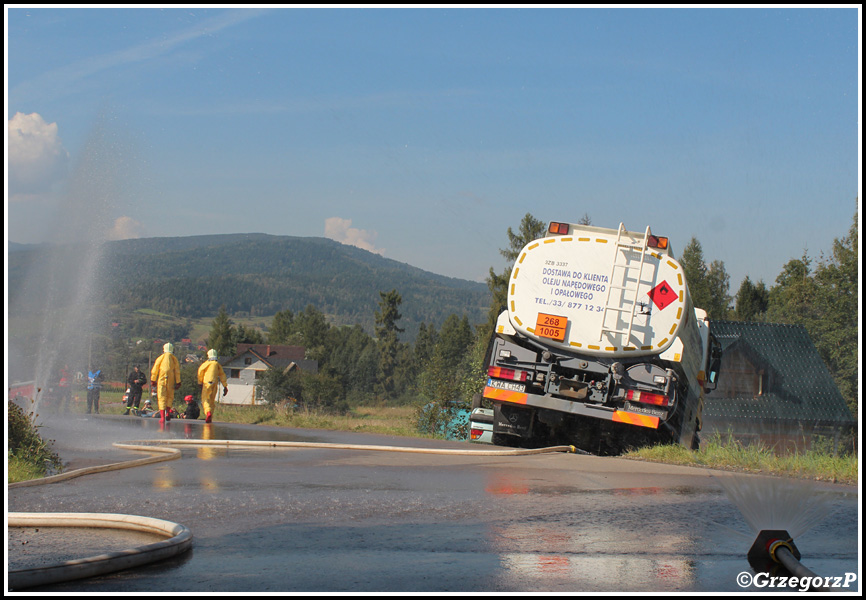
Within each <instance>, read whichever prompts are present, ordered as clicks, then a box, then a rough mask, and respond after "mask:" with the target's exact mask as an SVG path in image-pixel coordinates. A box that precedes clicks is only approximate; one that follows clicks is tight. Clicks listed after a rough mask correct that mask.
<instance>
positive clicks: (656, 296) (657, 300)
mask: <svg viewBox="0 0 866 600" xmlns="http://www.w3.org/2000/svg"><path fill="white" fill-rule="evenodd" d="M647 295H648V296H649V297H650V300H652V301H653V304H655V305H656V306H658V307H659V310H664V308H665V307H666V306H668V305H669V304H670V303H671V302H673V301H674V300H676V299H677V298H679V295H678V294H677V293H676V292H675V291H674V290H673V288H671V286H670V285H668V282H667V281H662V282H661V283H660V284H658V285H657V286H655V287H654V288H653V289H651V290H650V291H649V293H648V294H647Z"/></svg>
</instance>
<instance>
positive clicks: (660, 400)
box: [625, 390, 671, 406]
mask: <svg viewBox="0 0 866 600" xmlns="http://www.w3.org/2000/svg"><path fill="white" fill-rule="evenodd" d="M625 399H626V400H631V401H632V402H640V403H641V404H654V405H656V406H670V403H671V399H670V398H668V397H667V396H665V395H664V394H654V393H652V392H641V391H638V390H627V391H626V393H625Z"/></svg>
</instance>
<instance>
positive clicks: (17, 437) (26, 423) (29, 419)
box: [7, 400, 61, 475]
mask: <svg viewBox="0 0 866 600" xmlns="http://www.w3.org/2000/svg"><path fill="white" fill-rule="evenodd" d="M7 414H8V419H7V421H8V427H9V438H8V441H7V451H8V452H9V453H10V454H11V455H13V456H15V457H17V458H19V459H22V460H25V461H27V462H30V463H32V464H33V465H35V467H36V468H37V469H39V471H40V472H41V473H42V474H43V475H44V474H45V473H46V472H47V470H48V467H49V466H52V467H54V468H60V466H61V461H60V457H59V456H58V455H57V454H56V453H55V452H53V451H52V450H51V448H50V446H49V444H48V443H46V442H45V440H43V439H42V437H41V436H40V435H39V432H38V429H39V426H38V425H36V424H35V422H34V419H35V417H36V415H34V414H33V412H30V413H26V412H25V411H24V409H23V408H21V407H20V406H19V405H18V404H16V403H15V402H13V401H12V400H9V401H8V411H7Z"/></svg>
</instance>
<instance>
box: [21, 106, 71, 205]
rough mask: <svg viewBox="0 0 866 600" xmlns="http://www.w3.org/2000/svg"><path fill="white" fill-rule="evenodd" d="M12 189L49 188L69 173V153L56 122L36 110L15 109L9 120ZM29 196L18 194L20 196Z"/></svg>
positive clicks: (24, 190)
mask: <svg viewBox="0 0 866 600" xmlns="http://www.w3.org/2000/svg"><path fill="white" fill-rule="evenodd" d="M7 128H8V136H9V160H8V163H7V164H8V169H9V192H10V194H13V195H17V194H26V193H39V192H46V191H48V190H50V189H51V186H52V185H53V184H54V183H56V182H57V181H59V180H60V179H62V178H63V177H64V176H65V175H66V168H67V164H68V162H69V153H68V152H67V151H66V149H65V148H64V147H63V144H62V143H61V142H60V138H59V137H58V135H57V123H46V122H45V120H44V119H43V118H42V116H40V115H39V114H37V113H31V114H29V115H25V114H23V113H20V112H19V113H15V116H14V117H12V118H11V119H10V120H9V122H8V124H7ZM25 197H26V196H18V198H17V199H18V200H21V199H23V198H25Z"/></svg>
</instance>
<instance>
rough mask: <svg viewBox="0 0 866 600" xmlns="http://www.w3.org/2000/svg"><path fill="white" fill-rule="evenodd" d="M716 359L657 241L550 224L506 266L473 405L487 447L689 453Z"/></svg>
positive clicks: (681, 280)
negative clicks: (658, 446) (486, 431)
mask: <svg viewBox="0 0 866 600" xmlns="http://www.w3.org/2000/svg"><path fill="white" fill-rule="evenodd" d="M720 360H721V353H720V349H719V344H718V343H717V342H716V341H715V338H714V337H713V336H712V334H711V332H710V325H709V322H708V320H707V315H706V312H705V311H703V310H701V309H697V308H695V307H694V306H693V305H692V301H691V297H690V295H689V289H688V286H687V283H686V278H685V273H684V272H683V267H682V266H681V265H680V264H679V263H678V262H677V261H676V259H675V258H674V256H673V254H672V252H671V250H670V247H669V244H668V240H667V238H664V237H658V236H655V235H653V234H652V233H651V231H650V228H649V227H647V228H646V230H645V231H644V232H632V231H627V230H626V229H625V228H624V227H623V225H622V224H620V226H619V229H605V228H600V227H590V226H584V225H576V224H571V223H551V224H550V226H549V228H548V233H547V235H546V236H545V237H544V238H541V239H538V240H535V241H533V242H530V243H529V244H527V245H526V247H525V248H523V250H522V251H521V252H520V255H519V257H518V258H517V261H516V262H515V265H514V268H513V270H512V272H511V277H510V278H509V281H508V296H507V309H506V310H505V311H504V312H503V313H502V314H501V315H500V316H499V319H498V321H497V325H496V335H495V336H494V339H493V341H492V342H491V347H490V350H489V353H488V356H487V374H488V380H487V384H486V385H485V387H484V390H483V392H482V394H481V396H482V397H483V398H484V399H486V401H489V402H490V403H492V404H493V409H494V423H493V440H494V443H496V444H501V445H534V444H538V443H548V442H550V441H551V440H552V439H553V438H555V439H556V441H557V442H558V443H570V444H573V445H575V446H578V447H580V448H585V449H589V450H591V451H601V452H604V453H610V452H613V453H616V452H620V451H621V450H623V449H625V448H627V447H630V446H634V445H641V444H645V443H647V442H655V441H660V442H667V441H675V442H678V443H681V444H683V445H685V446H686V447H690V448H691V447H695V446H696V445H697V443H698V442H697V432H698V431H699V430H700V427H701V409H702V405H703V395H704V392H705V390H710V389H714V388H715V385H716V378H717V374H718V367H719V362H720ZM482 402H483V401H482Z"/></svg>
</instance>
